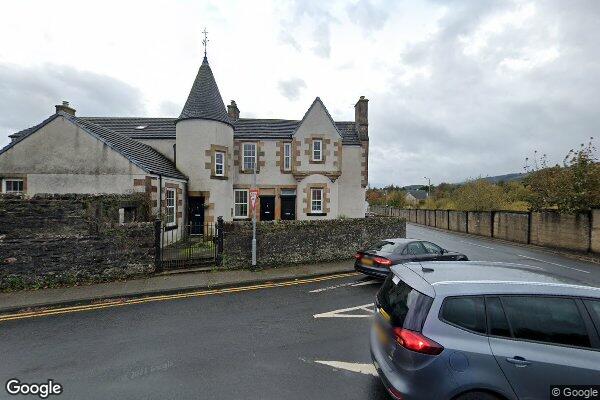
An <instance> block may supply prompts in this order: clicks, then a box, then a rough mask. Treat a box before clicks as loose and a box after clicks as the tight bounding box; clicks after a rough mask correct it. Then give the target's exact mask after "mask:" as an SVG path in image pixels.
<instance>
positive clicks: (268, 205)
mask: <svg viewBox="0 0 600 400" xmlns="http://www.w3.org/2000/svg"><path fill="white" fill-rule="evenodd" d="M274 219H275V196H260V220H261V221H273V220H274Z"/></svg>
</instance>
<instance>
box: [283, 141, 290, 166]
mask: <svg viewBox="0 0 600 400" xmlns="http://www.w3.org/2000/svg"><path fill="white" fill-rule="evenodd" d="M291 169H292V144H291V143H284V144H283V170H284V171H289V170H291Z"/></svg>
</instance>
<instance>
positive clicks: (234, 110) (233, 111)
mask: <svg viewBox="0 0 600 400" xmlns="http://www.w3.org/2000/svg"><path fill="white" fill-rule="evenodd" d="M227 115H229V119H230V120H231V121H233V122H235V121H237V120H238V119H240V110H239V108H238V106H237V104H235V100H231V104H230V105H228V106H227Z"/></svg>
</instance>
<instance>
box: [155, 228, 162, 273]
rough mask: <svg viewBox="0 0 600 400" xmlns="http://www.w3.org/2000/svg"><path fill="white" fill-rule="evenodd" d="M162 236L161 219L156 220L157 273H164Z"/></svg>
mask: <svg viewBox="0 0 600 400" xmlns="http://www.w3.org/2000/svg"><path fill="white" fill-rule="evenodd" d="M161 234H162V222H161V220H160V219H156V220H154V269H155V271H156V272H161V271H162V263H161V260H162V257H161V251H162V248H161V246H160V241H161Z"/></svg>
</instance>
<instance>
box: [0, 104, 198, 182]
mask: <svg viewBox="0 0 600 400" xmlns="http://www.w3.org/2000/svg"><path fill="white" fill-rule="evenodd" d="M59 116H62V117H64V118H65V119H67V120H68V121H70V122H72V123H74V124H75V125H77V126H79V127H80V128H82V129H84V130H85V131H86V132H88V133H89V134H90V135H92V136H94V137H95V138H97V139H98V140H100V141H102V142H104V143H106V144H107V145H108V146H109V147H111V148H112V149H113V150H115V151H116V152H118V153H119V154H121V155H122V156H124V157H125V158H127V159H128V160H129V161H131V162H132V163H133V164H135V165H137V166H138V167H140V168H141V169H143V170H144V171H146V172H148V173H151V174H158V175H163V176H168V177H171V178H177V179H184V180H187V177H186V176H185V175H184V174H182V173H181V172H179V170H177V168H176V167H175V164H173V162H172V161H171V160H169V159H168V158H167V157H165V156H164V155H162V154H161V153H159V152H158V151H156V150H155V149H153V148H152V147H150V146H148V145H147V144H144V143H142V142H139V141H137V140H135V139H132V138H130V137H128V136H127V135H122V134H119V133H117V132H115V131H113V130H111V129H108V128H106V127H104V126H101V125H98V124H95V123H93V122H90V121H89V120H87V119H84V118H77V117H75V116H73V115H70V114H66V113H57V114H54V115H52V116H51V117H49V118H47V119H46V120H44V121H43V122H42V123H40V124H38V125H36V126H34V127H31V128H28V129H26V130H23V131H21V133H20V134H19V135H18V137H17V138H16V140H13V141H12V142H11V143H9V144H8V145H7V146H5V147H4V148H3V149H1V150H0V154H1V153H4V152H5V151H7V150H8V149H10V148H11V147H13V146H14V145H16V144H17V143H19V142H20V141H22V140H23V139H25V138H27V137H28V136H30V135H32V134H34V133H35V132H37V131H38V130H39V129H40V128H42V127H43V126H44V125H46V124H47V123H49V122H50V121H53V120H54V119H55V118H57V117H59Z"/></svg>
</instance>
